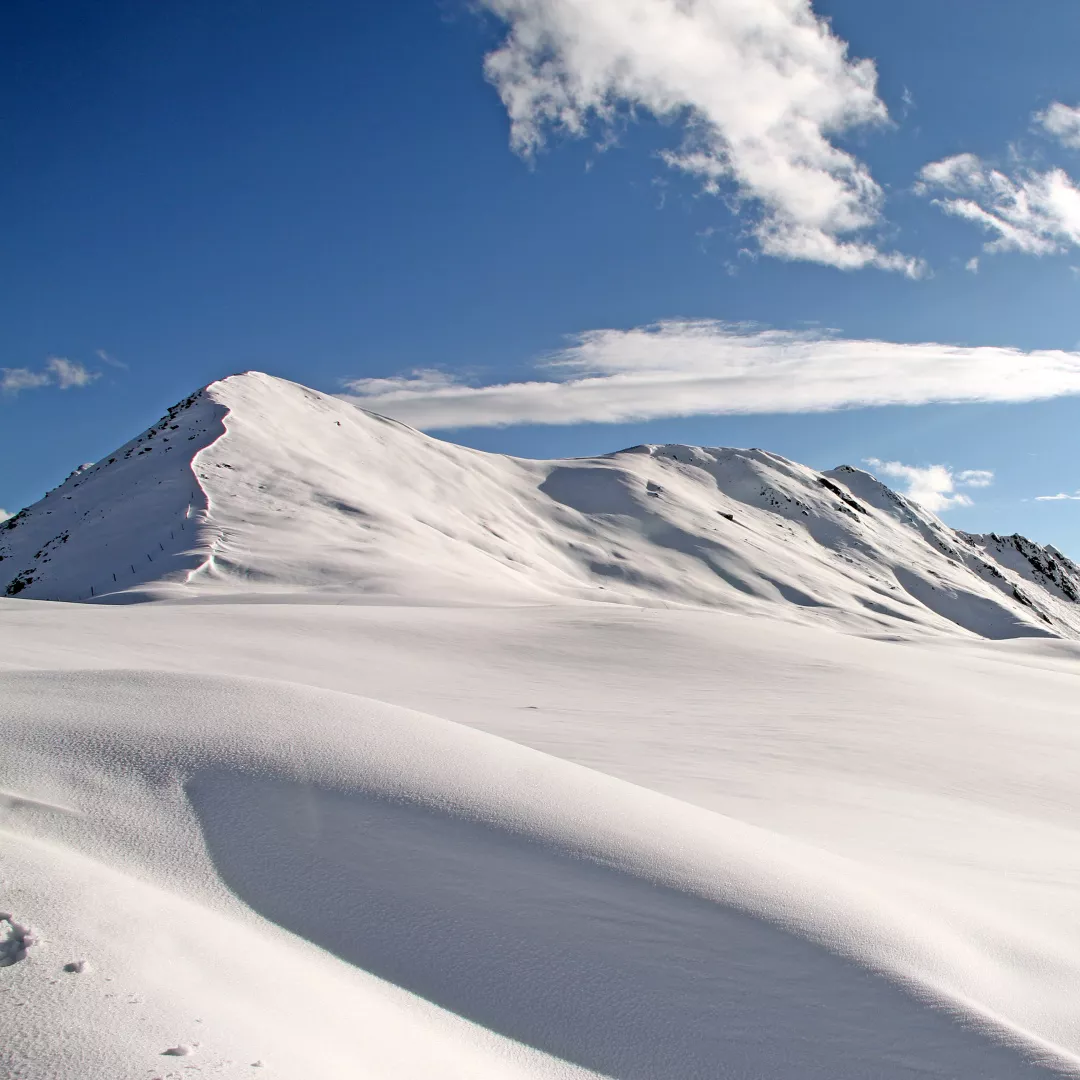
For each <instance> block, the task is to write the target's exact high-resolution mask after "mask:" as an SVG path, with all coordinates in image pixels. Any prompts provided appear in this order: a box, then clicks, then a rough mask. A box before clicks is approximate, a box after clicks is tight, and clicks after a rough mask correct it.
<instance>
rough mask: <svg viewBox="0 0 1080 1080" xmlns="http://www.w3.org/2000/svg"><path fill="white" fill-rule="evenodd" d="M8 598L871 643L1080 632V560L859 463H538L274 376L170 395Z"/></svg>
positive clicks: (17, 564) (721, 453)
mask: <svg viewBox="0 0 1080 1080" xmlns="http://www.w3.org/2000/svg"><path fill="white" fill-rule="evenodd" d="M0 558H2V560H3V562H2V564H0V582H4V583H6V590H7V592H8V594H9V595H19V596H23V597H26V598H31V599H59V600H89V599H97V598H99V597H102V596H111V597H113V598H119V599H133V598H145V597H162V596H166V597H185V596H202V595H206V594H211V595H218V594H221V593H227V594H241V593H242V594H257V595H268V594H277V595H280V594H282V593H302V594H305V595H308V596H311V595H320V594H326V595H329V596H333V597H335V598H338V599H341V598H349V599H352V600H354V601H355V600H358V599H368V600H372V601H379V600H388V599H393V600H398V601H400V600H402V599H404V600H408V601H410V602H438V603H466V604H468V603H478V602H493V601H495V602H507V603H522V602H534V603H535V602H540V603H548V602H552V601H555V600H559V599H562V600H566V599H576V600H602V601H608V602H614V603H624V604H635V605H657V604H678V605H691V606H706V607H719V608H722V609H725V610H729V611H735V612H741V613H746V614H766V613H767V614H772V615H780V616H782V617H785V618H788V619H792V620H796V621H800V622H810V623H824V624H827V625H832V626H835V627H838V628H842V629H846V630H851V631H855V632H859V633H869V634H895V633H898V632H901V633H910V632H926V631H931V632H939V633H940V632H950V633H951V632H956V631H957V630H958V629H959V630H960V631H963V632H967V633H972V634H976V635H979V636H983V637H988V638H1006V637H1019V636H1039V635H1044V636H1045V635H1060V636H1068V637H1075V636H1080V604H1078V603H1077V599H1078V597H1080V570H1078V569H1077V567H1076V566H1075V565H1073V564H1072V563H1071V562H1069V561H1068V560H1067V559H1065V558H1064V557H1063V556H1061V555H1060V553H1058V552H1056V551H1054V550H1053V549H1051V548H1042V547H1040V546H1038V545H1036V544H1033V543H1031V542H1030V541H1027V540H1025V539H1024V538H1022V537H1014V538H1009V539H1008V540H1005V539H1002V538H999V537H996V536H991V537H983V536H970V535H967V534H964V533H960V532H956V531H954V530H952V529H949V528H948V527H947V526H946V525H944V524H943V523H942V522H940V521H939V520H938V519H937V518H935V517H933V515H930V514H928V513H926V512H925V511H923V510H922V509H920V508H919V507H918V506H917V505H915V504H913V503H911V502H909V501H907V500H906V499H904V498H903V497H902V496H900V495H897V494H896V493H895V492H892V491H890V490H889V489H888V488H887V487H885V486H884V485H882V484H880V483H879V482H878V481H877V480H876V479H875V478H874V477H872V476H870V475H869V474H868V473H865V472H862V471H860V470H858V469H853V468H851V467H849V466H843V467H841V468H839V469H836V470H833V471H831V472H828V473H817V472H815V471H814V470H812V469H809V468H806V467H805V466H802V465H798V464H796V463H794V462H791V461H788V460H786V459H784V458H781V457H779V456H777V455H774V454H769V453H767V452H765V451H761V450H737V449H723V448H711V447H710V448H702V447H687V446H679V445H668V446H639V447H633V448H631V449H629V450H624V451H620V452H618V453H614V454H610V455H606V456H604V457H600V458H592V459H575V460H568V461H546V462H544V461H526V460H521V459H515V458H509V457H504V456H500V455H494V454H484V453H481V452H478V451H475V450H470V449H467V448H464V447H460V446H456V445H454V444H451V443H446V442H441V441H439V440H437V439H433V438H431V437H429V436H426V435H423V434H421V433H419V432H416V431H414V430H412V429H410V428H408V427H405V426H404V425H402V424H399V423H397V422H396V421H393V420H389V419H386V418H384V417H380V416H376V415H374V414H372V413H367V412H364V411H363V410H360V409H357V408H355V407H354V406H352V405H349V404H346V403H345V402H342V401H340V400H338V399H337V398H334V397H332V396H329V395H325V394H320V393H317V392H315V391H312V390H309V389H307V388H304V387H301V386H298V385H297V384H294V383H289V382H285V381H284V380H281V379H275V378H272V377H270V376H267V375H263V374H260V373H257V372H250V373H247V374H244V375H237V376H232V377H230V378H227V379H223V380H221V381H219V382H216V383H212V384H211V385H210V386H208V387H206V388H205V389H204V390H201V391H199V392H198V393H196V394H194V395H192V396H191V397H190V398H188V399H187V400H186V401H184V402H181V403H180V404H179V405H177V406H175V407H174V408H173V409H170V410H169V412H168V414H167V415H166V416H165V417H163V418H162V420H161V421H159V422H158V423H157V424H155V425H154V426H153V427H152V428H150V429H148V430H147V431H146V432H144V433H143V434H142V435H140V436H139V437H138V438H137V439H134V440H132V441H131V442H130V443H127V444H126V445H125V446H123V447H121V448H120V449H119V450H118V451H116V453H115V454H112V455H109V457H108V458H106V459H103V460H102V461H101V462H98V463H97V464H95V465H92V466H89V467H84V468H83V469H81V470H79V471H77V472H76V473H74V474H73V475H72V476H71V477H69V478H68V479H67V480H66V481H65V482H64V483H63V484H62V485H60V487H59V488H57V489H56V490H54V491H53V492H50V493H49V494H48V495H47V496H46V497H45V498H44V499H42V500H41V501H40V502H38V503H36V504H34V505H33V506H31V507H29V508H27V509H26V510H24V511H22V512H21V513H20V514H17V515H16V516H15V517H14V518H12V519H10V520H9V521H8V522H7V523H5V527H0Z"/></svg>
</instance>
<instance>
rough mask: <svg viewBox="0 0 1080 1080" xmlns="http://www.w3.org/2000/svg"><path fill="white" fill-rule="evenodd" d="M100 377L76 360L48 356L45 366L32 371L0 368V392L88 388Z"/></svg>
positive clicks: (98, 373) (14, 392)
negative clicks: (45, 388)
mask: <svg viewBox="0 0 1080 1080" xmlns="http://www.w3.org/2000/svg"><path fill="white" fill-rule="evenodd" d="M99 377H100V372H97V371H89V370H87V368H86V367H84V366H83V365H82V364H80V363H79V362H78V361H77V360H68V359H67V358H66V357H63V356H50V357H49V359H48V360H46V361H45V366H44V367H43V368H41V369H40V370H37V371H34V370H32V369H31V368H7V367H6V368H0V392H3V393H5V394H18V393H21V392H22V391H23V390H37V389H40V388H41V387H43V386H55V387H58V388H59V389H61V390H71V389H72V388H74V387H82V386H89V385H90V383H92V382H93V381H94V380H95V379H97V378H99Z"/></svg>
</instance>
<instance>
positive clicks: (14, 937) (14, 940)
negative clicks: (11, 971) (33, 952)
mask: <svg viewBox="0 0 1080 1080" xmlns="http://www.w3.org/2000/svg"><path fill="white" fill-rule="evenodd" d="M36 944H37V937H36V936H35V935H34V931H33V930H31V929H30V927H29V926H24V925H23V924H22V923H19V922H16V921H15V920H14V919H13V918H12V917H11V914H10V913H9V912H7V911H0V967H11V965H12V964H17V963H18V962H19V961H20V960H25V959H26V950H27V949H29V948H30V946H31V945H36Z"/></svg>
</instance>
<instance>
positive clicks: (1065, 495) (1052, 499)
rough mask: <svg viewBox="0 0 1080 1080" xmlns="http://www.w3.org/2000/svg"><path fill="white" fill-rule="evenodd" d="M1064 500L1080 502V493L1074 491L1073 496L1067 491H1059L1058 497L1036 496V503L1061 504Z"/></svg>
mask: <svg viewBox="0 0 1080 1080" xmlns="http://www.w3.org/2000/svg"><path fill="white" fill-rule="evenodd" d="M1063 499H1076V500H1080V491H1074V492H1073V493H1072V494H1071V495H1070V494H1068V492H1065V491H1059V492H1058V493H1057V494H1056V495H1036V496H1035V501H1036V502H1061V501H1062V500H1063Z"/></svg>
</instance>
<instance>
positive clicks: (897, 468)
mask: <svg viewBox="0 0 1080 1080" xmlns="http://www.w3.org/2000/svg"><path fill="white" fill-rule="evenodd" d="M866 464H867V465H869V466H870V468H872V469H875V470H876V471H877V472H878V473H880V474H881V475H882V476H887V477H889V478H890V479H892V480H902V481H903V482H904V491H903V494H904V495H905V496H907V498H909V499H911V500H913V501H914V502H917V503H918V504H919V505H920V506H922V507H924V508H925V509H927V510H929V511H930V512H931V513H933V514H937V513H941V512H942V511H944V510H951V509H952V508H953V507H956V506H970V505H971V499H970V497H969V496H967V495H965V494H964V493H963V492H962V491H957V488H961V487H973V488H983V487H989V486H990V485H991V484H992V483H993V482H994V474H993V473H992V472H990V470H989V469H965V470H964V471H963V472H958V473H954V472H953V471H952V469H950V468H949V466H948V465H904V464H902V463H901V462H899V461H880V460H879V459H878V458H867V459H866Z"/></svg>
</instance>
